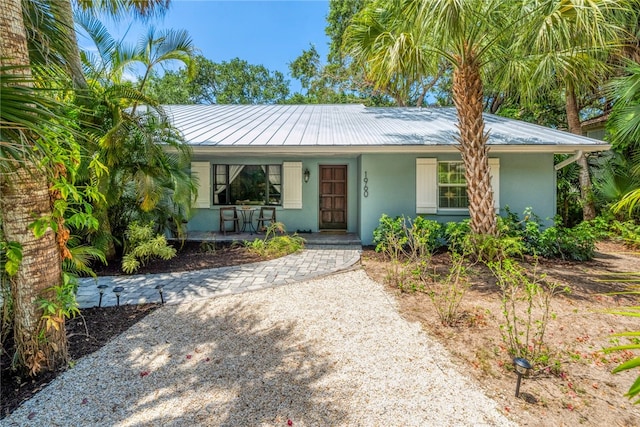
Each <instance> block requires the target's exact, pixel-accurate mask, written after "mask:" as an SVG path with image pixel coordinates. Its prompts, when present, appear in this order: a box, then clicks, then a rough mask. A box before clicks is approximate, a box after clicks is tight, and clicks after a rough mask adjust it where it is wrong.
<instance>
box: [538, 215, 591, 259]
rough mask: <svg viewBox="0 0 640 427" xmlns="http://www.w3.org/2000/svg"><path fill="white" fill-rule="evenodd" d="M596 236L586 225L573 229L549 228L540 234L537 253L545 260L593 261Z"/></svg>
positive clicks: (582, 224)
mask: <svg viewBox="0 0 640 427" xmlns="http://www.w3.org/2000/svg"><path fill="white" fill-rule="evenodd" d="M595 247H596V236H595V234H594V233H593V232H592V230H591V228H590V226H589V224H588V223H581V224H579V225H577V226H576V227H574V228H564V227H561V226H554V227H549V228H547V229H546V230H544V231H543V232H542V235H541V236H540V243H539V247H538V253H539V254H540V255H542V256H544V257H546V258H562V259H565V260H572V261H588V260H590V259H593V255H594V254H595Z"/></svg>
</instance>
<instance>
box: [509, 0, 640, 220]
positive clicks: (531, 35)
mask: <svg viewBox="0 0 640 427" xmlns="http://www.w3.org/2000/svg"><path fill="white" fill-rule="evenodd" d="M633 3H636V8H637V7H639V5H638V3H637V2H634V1H631V2H630V1H627V0H602V1H589V2H586V1H581V0H571V1H555V0H547V1H543V2H530V5H528V6H527V7H528V9H529V10H530V14H529V17H528V18H527V20H526V21H524V22H523V23H522V26H521V28H522V31H519V33H518V34H517V36H516V37H515V40H514V42H513V43H512V44H511V46H510V51H511V52H512V53H511V56H512V57H513V58H517V59H516V60H515V61H510V64H509V67H507V68H505V69H504V71H505V72H504V73H503V75H502V80H503V81H504V82H506V83H507V85H512V86H513V82H514V81H519V84H517V85H516V86H517V88H516V90H518V93H519V94H520V95H521V99H522V100H524V101H525V102H530V101H532V100H535V99H539V98H540V96H541V95H542V96H543V95H545V94H546V93H549V92H550V91H553V90H556V89H557V88H560V89H561V90H564V98H565V110H566V114H567V126H568V129H569V132H571V133H574V134H578V135H582V128H581V126H580V122H581V120H580V110H581V106H580V105H579V96H578V95H579V94H580V93H583V94H591V93H593V92H594V91H597V90H598V86H599V84H600V82H602V81H604V80H605V79H606V78H607V76H608V75H609V74H610V66H609V63H608V60H609V58H610V56H611V53H613V52H614V50H616V49H619V47H620V46H621V45H622V42H623V40H624V36H625V32H624V30H623V28H624V24H625V21H628V20H629V19H633V20H635V19H636V16H635V12H634V9H633V7H632V6H631V5H632V4H633ZM578 164H579V165H580V177H579V182H580V192H581V203H582V206H583V219H585V220H590V219H593V218H595V215H596V210H595V204H594V200H593V197H592V194H591V193H592V191H591V178H590V175H589V164H588V162H587V157H586V155H584V154H583V155H582V156H581V157H580V158H579V159H578Z"/></svg>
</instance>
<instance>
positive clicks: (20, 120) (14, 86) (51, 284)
mask: <svg viewBox="0 0 640 427" xmlns="http://www.w3.org/2000/svg"><path fill="white" fill-rule="evenodd" d="M0 9H1V10H2V11H3V12H2V14H1V15H0V66H1V67H2V70H1V71H2V77H3V82H2V83H3V84H2V95H3V96H2V102H3V105H2V119H1V123H2V132H1V137H2V145H12V144H13V145H20V144H22V145H24V146H25V148H26V150H32V149H33V148H34V147H35V146H36V144H37V142H36V139H37V138H38V137H39V136H41V135H42V134H41V133H40V130H41V129H42V128H41V127H42V122H41V120H42V119H43V118H45V117H47V115H48V113H47V111H46V110H45V108H44V104H46V98H44V101H45V102H41V98H40V96H39V95H37V94H36V93H35V92H34V91H32V90H31V87H32V86H33V80H32V78H31V61H30V58H29V50H28V47H27V36H26V29H25V26H24V21H23V15H22V2H21V1H20V0H0ZM9 70H11V71H9ZM20 77H21V78H20ZM9 79H12V80H13V81H11V82H8V80H9ZM6 83H10V85H6ZM17 94H20V96H15V95H17ZM6 95H9V96H6ZM11 95H14V96H11ZM20 111H22V114H20ZM12 112H17V113H18V114H17V115H11V113H12ZM0 162H2V164H3V168H2V175H0V212H1V216H2V234H3V237H4V239H5V240H6V241H8V242H17V243H18V244H19V245H20V247H21V249H22V254H21V257H22V261H21V263H20V266H19V268H18V270H17V272H16V273H15V274H14V275H13V276H12V277H11V294H12V299H13V310H14V321H13V327H14V339H15V345H16V349H17V359H18V365H20V366H23V367H27V368H28V371H29V373H30V374H32V375H34V374H36V373H38V372H39V371H40V370H41V369H43V368H45V367H46V368H48V369H51V370H54V369H58V368H59V367H61V366H64V365H65V364H66V362H67V344H66V334H65V329H64V319H59V320H60V321H59V322H58V323H57V324H56V327H54V328H44V327H43V323H42V318H43V312H42V310H41V309H40V307H39V306H38V304H37V301H38V299H39V298H43V297H44V298H46V297H49V298H52V297H53V291H52V289H53V288H55V287H57V286H59V285H60V284H61V281H62V270H61V254H60V250H59V247H58V244H57V243H56V235H55V233H54V231H53V229H52V228H51V227H46V228H45V229H44V231H43V232H42V233H41V234H42V235H41V236H40V235H38V236H37V235H36V233H35V232H34V231H33V230H31V229H30V225H31V224H32V223H33V222H34V217H35V218H37V219H44V218H48V217H51V214H52V211H51V205H50V194H49V186H48V179H47V175H46V174H45V172H44V171H43V170H42V169H41V168H40V165H39V164H38V163H37V158H33V157H30V156H22V157H21V159H20V160H11V159H6V158H2V159H0ZM38 234H40V233H38ZM43 266H46V267H43Z"/></svg>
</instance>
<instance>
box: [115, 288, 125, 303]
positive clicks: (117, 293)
mask: <svg viewBox="0 0 640 427" xmlns="http://www.w3.org/2000/svg"><path fill="white" fill-rule="evenodd" d="M122 291H124V288H123V287H122V286H116V287H115V288H113V292H114V293H115V294H116V301H117V302H116V305H117V306H118V307H120V294H121V293H122Z"/></svg>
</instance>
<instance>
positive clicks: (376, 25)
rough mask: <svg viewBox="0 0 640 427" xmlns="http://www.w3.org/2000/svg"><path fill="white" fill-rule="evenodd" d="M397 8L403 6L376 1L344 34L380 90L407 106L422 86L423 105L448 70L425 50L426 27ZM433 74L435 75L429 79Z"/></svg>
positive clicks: (357, 59)
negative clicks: (429, 91)
mask: <svg viewBox="0 0 640 427" xmlns="http://www.w3.org/2000/svg"><path fill="white" fill-rule="evenodd" d="M396 7H402V6H401V5H398V4H396V3H388V2H374V3H372V4H369V5H368V6H367V7H365V8H363V9H362V10H361V12H360V13H358V14H357V15H355V16H354V18H353V20H352V22H351V25H349V27H347V29H346V31H345V33H344V47H345V48H346V50H347V51H348V52H349V54H350V55H351V56H352V57H353V58H354V59H355V60H356V61H357V63H359V65H360V66H361V67H362V69H363V70H364V71H365V74H366V75H367V76H368V77H369V78H371V79H372V80H373V83H374V87H375V89H376V90H381V91H382V92H384V93H386V94H387V95H389V96H391V97H392V98H393V99H394V100H395V102H396V104H398V106H401V107H404V106H407V105H409V100H410V99H411V98H412V96H411V95H412V92H414V91H415V90H416V88H418V90H419V92H420V96H418V99H417V104H418V105H421V104H422V100H423V98H424V96H425V95H426V93H427V91H428V90H429V89H431V88H432V87H433V86H434V85H435V84H436V83H437V81H438V78H439V77H440V75H441V74H442V73H443V72H444V70H443V65H442V64H441V63H439V61H438V58H437V57H436V56H435V55H430V54H429V53H428V52H426V51H425V50H424V48H423V46H422V43H423V40H422V37H423V32H422V29H421V28H419V27H417V26H415V25H413V22H412V21H411V20H410V19H407V18H406V16H404V15H403V14H402V12H401V11H398V10H397V9H396ZM399 12H400V13H399ZM430 76H431V77H433V78H432V79H430V81H428V82H427V79H428V77H430Z"/></svg>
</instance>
